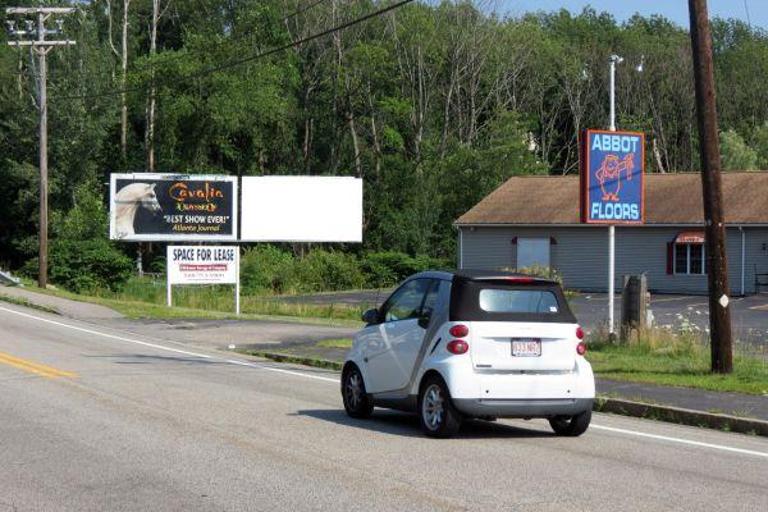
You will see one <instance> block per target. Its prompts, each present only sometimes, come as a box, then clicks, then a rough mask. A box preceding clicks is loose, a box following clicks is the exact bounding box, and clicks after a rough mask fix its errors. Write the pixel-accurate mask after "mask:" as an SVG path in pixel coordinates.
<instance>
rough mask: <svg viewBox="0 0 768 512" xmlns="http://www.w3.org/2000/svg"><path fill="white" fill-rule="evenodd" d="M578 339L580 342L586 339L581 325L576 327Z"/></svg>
mask: <svg viewBox="0 0 768 512" xmlns="http://www.w3.org/2000/svg"><path fill="white" fill-rule="evenodd" d="M576 337H577V338H578V339H580V340H583V339H584V329H582V328H581V326H580V325H577V326H576Z"/></svg>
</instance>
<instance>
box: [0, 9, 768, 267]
mask: <svg viewBox="0 0 768 512" xmlns="http://www.w3.org/2000/svg"><path fill="white" fill-rule="evenodd" d="M391 3H392V2H383V1H380V0H312V1H309V0H259V1H255V0H230V1H226V2H223V1H221V0H94V1H93V2H91V3H90V4H88V5H86V6H81V7H79V9H78V12H77V13H76V14H75V15H72V16H70V17H68V19H67V20H66V22H65V25H64V28H65V32H66V34H67V36H68V37H70V38H72V39H75V40H77V45H76V46H74V47H71V48H66V49H64V48H60V49H58V50H57V51H55V52H53V53H52V54H51V55H50V56H49V70H50V71H49V97H50V100H49V118H50V120H49V139H50V142H49V154H50V156H49V160H50V164H49V165H50V177H51V178H50V179H51V208H52V225H51V230H52V237H53V239H54V246H56V240H57V239H59V240H60V243H59V244H58V249H56V247H54V248H53V249H52V250H53V251H54V254H53V256H52V265H53V266H54V267H55V265H56V251H57V250H58V251H59V252H61V251H64V254H66V255H68V256H66V257H65V256H61V255H60V256H59V261H60V262H61V261H64V260H66V259H67V258H69V259H70V260H71V257H72V256H73V255H72V254H70V253H71V252H72V251H74V253H75V254H74V255H81V253H82V251H80V250H79V249H78V247H79V245H78V244H79V243H81V242H82V243H85V244H99V246H98V247H95V248H94V251H96V252H97V253H98V252H99V251H117V252H120V251H123V252H125V251H127V250H128V248H126V247H116V246H113V245H110V244H109V242H107V241H106V236H107V233H106V228H105V226H106V225H105V218H104V216H105V209H104V205H105V204H106V186H105V183H106V182H107V181H108V175H109V173H110V172H120V171H123V172H128V171H131V172H139V171H155V172H183V173H224V174H231V175H238V176H244V175H262V174H311V175H354V176H358V177H361V178H363V179H364V180H365V219H364V229H365V236H364V243H363V244H362V246H361V247H356V246H347V247H337V249H342V250H345V251H352V252H372V251H389V250H392V251H400V252H403V253H407V254H411V255H416V254H424V255H429V256H432V257H441V258H451V257H452V256H453V254H454V251H455V233H454V231H453V228H452V222H453V221H454V220H455V219H456V218H457V217H458V216H459V215H461V214H462V213H464V212H465V211H466V210H467V209H469V208H470V207H471V206H472V205H474V204H475V203H476V202H477V201H478V200H480V199H481V198H482V197H483V196H484V195H486V194H487V193H488V192H490V191H491V190H493V189H494V188H495V187H497V186H498V185H500V184H501V183H502V182H503V181H504V180H505V179H507V178H508V177H510V176H513V175H520V174H555V175H563V174H574V173H577V172H578V134H579V133H580V131H581V130H583V129H585V128H594V127H598V128H599V127H604V126H605V125H606V124H607V117H608V66H607V62H608V58H609V56H610V55H611V54H614V53H616V54H619V55H621V56H622V57H624V59H625V61H624V63H623V64H621V65H620V66H619V67H618V74H617V119H618V126H619V127H620V128H621V129H635V130H642V131H644V132H646V134H647V142H648V147H647V151H646V158H647V162H646V165H647V169H648V170H649V172H681V171H691V170H697V168H698V162H699V160H698V153H697V151H698V149H697V148H698V141H697V133H696V123H695V109H694V88H693V72H692V71H693V70H692V61H691V49H690V36H689V34H688V30H687V27H681V26H679V25H676V24H675V23H673V22H672V21H670V20H669V19H666V18H664V17H661V16H649V17H643V16H639V15H635V16H633V17H632V18H630V19H628V20H626V21H624V22H618V21H617V20H616V19H615V18H614V17H612V16H611V15H610V14H608V13H605V12H598V11H596V10H594V9H591V8H587V9H585V10H583V11H582V12H581V13H578V14H571V13H569V12H568V11H565V10H561V11H556V12H538V13H529V14H524V15H520V16H504V15H500V14H497V13H495V12H494V11H493V9H492V7H493V5H492V4H490V3H484V2H483V1H482V0H481V1H476V2H467V1H457V2H449V1H443V2H441V3H437V4H434V3H430V4H427V3H411V4H409V5H406V6H403V7H400V8H398V9H396V10H392V11H390V12H387V13H385V14H383V15H381V16H376V17H373V18H371V19H368V20H366V21H365V22H363V23H359V24H353V25H351V26H349V27H348V28H345V29H344V30H339V31H329V29H331V28H333V27H337V26H341V25H344V24H346V23H348V22H350V21H353V20H355V19H358V18H360V17H363V16H366V15H368V14H369V13H371V12H375V11H376V10H377V9H381V8H383V7H386V6H387V5H390V4H391ZM0 4H2V7H3V8H4V7H7V6H10V5H18V4H19V3H18V2H11V1H9V0H2V1H0ZM22 4H23V2H22ZM712 28H713V34H714V50H715V65H716V80H717V93H718V111H719V116H720V126H721V128H722V129H723V134H722V137H721V140H722V143H723V148H722V149H723V160H724V165H725V166H726V168H729V169H757V168H763V169H764V168H766V167H768V125H767V124H766V122H768V81H767V80H766V79H765V77H766V76H768V34H766V32H765V31H764V30H762V29H759V28H756V27H750V26H749V25H747V24H746V23H744V22H741V21H738V20H733V19H715V20H713V26H712ZM326 31H329V33H327V34H326V35H323V36H322V37H316V38H315V37H314V36H316V35H318V34H323V33H324V32H326ZM6 37H7V36H3V38H4V39H5V38H6ZM299 40H308V41H307V42H305V43H302V44H299V45H295V46H291V43H292V42H294V41H299ZM1 42H2V49H0V70H1V72H0V180H1V181H2V184H3V186H2V187H0V264H2V265H3V266H10V267H12V268H19V267H21V266H23V265H25V264H27V266H28V267H29V268H34V267H33V266H31V265H30V261H32V259H33V258H34V256H35V251H36V234H35V233H36V225H37V179H38V178H37V168H36V165H37V141H36V123H37V112H36V108H37V105H36V99H35V81H34V76H35V73H36V72H37V70H36V69H35V66H34V60H33V59H31V58H30V54H29V53H28V52H25V51H17V50H14V49H11V48H9V47H7V46H6V45H5V40H3V41H1ZM286 47H287V48H286ZM276 49H280V50H276ZM273 50H274V51H273ZM638 69H641V70H642V71H638ZM64 239H66V242H65V241H64ZM63 246H68V247H69V248H68V249H62V247H63ZM293 249H294V251H295V252H297V253H303V251H305V250H306V247H305V246H296V247H293ZM131 250H134V249H131ZM67 251H69V252H67ZM105 254H106V253H105ZM110 254H111V253H110ZM102 256H103V255H102Z"/></svg>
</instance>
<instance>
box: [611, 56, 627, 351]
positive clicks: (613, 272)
mask: <svg viewBox="0 0 768 512" xmlns="http://www.w3.org/2000/svg"><path fill="white" fill-rule="evenodd" d="M623 60H624V59H622V58H621V57H619V56H618V55H615V54H614V55H611V60H610V65H611V84H610V92H611V113H610V119H609V126H608V129H609V130H610V131H612V132H615V131H616V64H619V63H620V62H621V61H623ZM615 281H616V226H615V225H613V224H611V225H609V226H608V338H609V339H610V340H611V341H613V340H614V339H615V338H616V331H615V330H614V326H615V321H614V307H613V302H614V296H615V290H614V283H615Z"/></svg>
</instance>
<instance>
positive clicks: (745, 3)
mask: <svg viewBox="0 0 768 512" xmlns="http://www.w3.org/2000/svg"><path fill="white" fill-rule="evenodd" d="M744 10H745V11H746V13H747V26H748V27H749V28H752V20H750V19H749V5H747V0H744Z"/></svg>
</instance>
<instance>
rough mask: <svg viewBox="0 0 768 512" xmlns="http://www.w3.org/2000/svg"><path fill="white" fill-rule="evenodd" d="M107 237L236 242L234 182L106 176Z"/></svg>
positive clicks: (223, 178)
mask: <svg viewBox="0 0 768 512" xmlns="http://www.w3.org/2000/svg"><path fill="white" fill-rule="evenodd" d="M109 195H110V208H109V212H110V215H109V237H110V238H111V239H113V240H126V241H173V240H190V241H193V240H200V241H203V240H235V239H237V178H236V177H234V176H207V175H206V176H204V175H188V174H151V173H135V174H112V175H111V176H110V194H109Z"/></svg>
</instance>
